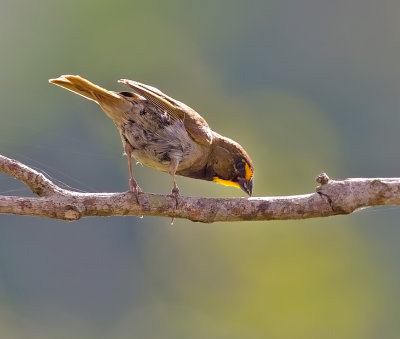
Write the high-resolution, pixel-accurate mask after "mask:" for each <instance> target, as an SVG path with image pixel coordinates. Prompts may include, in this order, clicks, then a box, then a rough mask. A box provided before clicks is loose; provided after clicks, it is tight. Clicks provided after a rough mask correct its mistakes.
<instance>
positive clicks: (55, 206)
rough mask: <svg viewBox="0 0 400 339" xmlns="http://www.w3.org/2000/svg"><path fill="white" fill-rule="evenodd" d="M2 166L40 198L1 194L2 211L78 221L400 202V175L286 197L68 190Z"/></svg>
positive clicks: (326, 210) (272, 215)
mask: <svg viewBox="0 0 400 339" xmlns="http://www.w3.org/2000/svg"><path fill="white" fill-rule="evenodd" d="M0 171H1V172H4V173H6V174H8V175H10V176H12V177H14V178H15V179H18V180H20V181H21V182H23V183H24V184H26V185H27V186H28V187H29V188H30V189H31V191H32V192H33V193H35V194H36V195H38V197H17V196H0V213H3V214H18V215H30V216H38V217H47V218H55V219H61V220H66V221H74V220H78V219H80V218H83V217H92V216H114V215H115V216H116V215H120V216H121V215H136V216H142V215H151V216H168V217H173V218H185V219H189V220H192V221H200V222H205V223H211V222H215V221H240V220H289V219H307V218H316V217H327V216H333V215H339V214H349V213H352V212H354V211H355V210H357V209H360V208H365V207H371V206H383V205H400V178H359V179H346V180H331V179H329V177H328V176H327V175H326V174H325V173H322V174H320V175H319V176H318V177H317V178H316V180H317V182H318V183H319V184H320V185H319V186H318V187H317V188H316V192H314V193H310V194H304V195H294V196H285V197H254V198H229V199H226V198H202V197H200V198H196V197H186V196H180V197H179V198H178V207H176V206H175V205H176V200H175V197H171V196H169V195H161V194H151V193H141V194H140V195H139V204H138V203H137V201H136V198H135V196H134V194H133V193H131V192H124V193H81V192H75V191H71V190H66V189H63V188H61V187H59V186H57V185H56V184H55V183H53V182H52V181H51V180H49V179H48V178H46V177H45V176H44V175H43V174H42V173H40V172H38V171H36V170H34V169H32V168H30V167H28V166H26V165H24V164H22V163H20V162H18V161H16V160H13V159H10V158H7V157H5V156H2V155H0Z"/></svg>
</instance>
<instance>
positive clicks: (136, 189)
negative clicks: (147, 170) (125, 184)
mask: <svg viewBox="0 0 400 339" xmlns="http://www.w3.org/2000/svg"><path fill="white" fill-rule="evenodd" d="M129 190H130V191H131V192H132V193H134V194H135V197H136V202H137V203H138V204H140V203H139V193H142V189H141V188H140V187H139V185H138V184H137V183H136V181H135V179H133V178H130V179H129Z"/></svg>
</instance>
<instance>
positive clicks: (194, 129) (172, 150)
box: [49, 75, 254, 198]
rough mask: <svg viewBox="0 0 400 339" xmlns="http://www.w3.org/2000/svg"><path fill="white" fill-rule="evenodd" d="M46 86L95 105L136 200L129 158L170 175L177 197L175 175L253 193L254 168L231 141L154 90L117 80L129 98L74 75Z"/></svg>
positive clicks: (136, 185)
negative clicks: (114, 132) (117, 140)
mask: <svg viewBox="0 0 400 339" xmlns="http://www.w3.org/2000/svg"><path fill="white" fill-rule="evenodd" d="M49 82H50V83H52V84H55V85H57V86H61V87H64V88H66V89H68V90H70V91H72V92H74V93H77V94H79V95H82V96H83V97H85V98H87V99H89V100H93V101H94V102H96V103H98V104H99V105H100V107H101V108H102V109H103V111H104V112H105V113H106V115H107V116H108V117H110V118H111V119H112V120H113V122H114V124H115V126H117V128H118V131H119V133H120V135H121V139H122V144H123V147H124V151H125V154H126V155H127V157H128V167H129V176H130V178H129V187H130V190H131V191H132V192H134V193H135V194H136V198H138V194H139V193H140V192H141V189H140V187H139V186H138V184H137V183H136V180H135V179H134V177H133V169H132V162H131V157H134V158H135V159H136V160H137V161H139V162H140V163H142V164H144V165H147V166H149V167H153V168H156V169H158V170H161V171H164V172H168V173H169V174H170V175H171V177H172V182H173V189H172V194H173V195H175V196H177V195H178V194H179V189H178V186H177V185H176V182H175V175H176V174H177V175H182V176H185V177H189V178H194V179H202V180H208V181H215V182H217V183H219V184H222V185H225V186H234V187H238V188H241V189H242V190H243V191H245V192H246V193H247V194H248V195H251V194H252V190H253V173H254V167H253V163H252V161H251V159H250V157H249V155H248V154H247V153H246V151H245V150H244V149H243V148H242V147H241V146H240V145H239V144H238V143H236V142H235V141H233V140H231V139H228V138H226V137H223V136H222V135H219V134H218V133H216V132H214V131H212V130H211V129H210V127H209V126H208V124H207V122H206V121H205V120H204V119H203V118H202V117H201V116H200V114H198V113H197V112H196V111H195V110H193V109H192V108H190V107H189V106H187V105H185V104H184V103H182V102H180V101H178V100H175V99H173V98H171V97H169V96H167V95H166V94H164V93H162V92H161V91H159V90H158V89H156V88H154V87H151V86H148V85H144V84H141V83H139V82H136V81H132V80H126V79H121V80H119V82H120V83H122V84H124V85H126V86H128V87H130V88H132V89H133V92H114V91H108V90H106V89H104V88H101V87H99V86H97V85H95V84H93V83H91V82H89V81H88V80H86V79H83V78H81V77H80V76H78V75H62V76H60V77H59V78H57V79H50V80H49Z"/></svg>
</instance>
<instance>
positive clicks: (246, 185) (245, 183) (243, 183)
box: [239, 179, 253, 196]
mask: <svg viewBox="0 0 400 339" xmlns="http://www.w3.org/2000/svg"><path fill="white" fill-rule="evenodd" d="M239 186H240V188H241V189H242V190H243V191H245V192H246V193H247V194H248V195H249V196H251V195H252V193H253V179H250V180H246V179H241V180H239Z"/></svg>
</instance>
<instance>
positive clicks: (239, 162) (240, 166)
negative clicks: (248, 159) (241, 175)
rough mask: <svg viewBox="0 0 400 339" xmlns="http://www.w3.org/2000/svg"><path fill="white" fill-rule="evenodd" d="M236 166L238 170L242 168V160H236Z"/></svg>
mask: <svg viewBox="0 0 400 339" xmlns="http://www.w3.org/2000/svg"><path fill="white" fill-rule="evenodd" d="M236 168H237V169H238V170H239V171H240V170H242V169H243V168H244V161H242V160H241V161H238V162H237V163H236Z"/></svg>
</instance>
